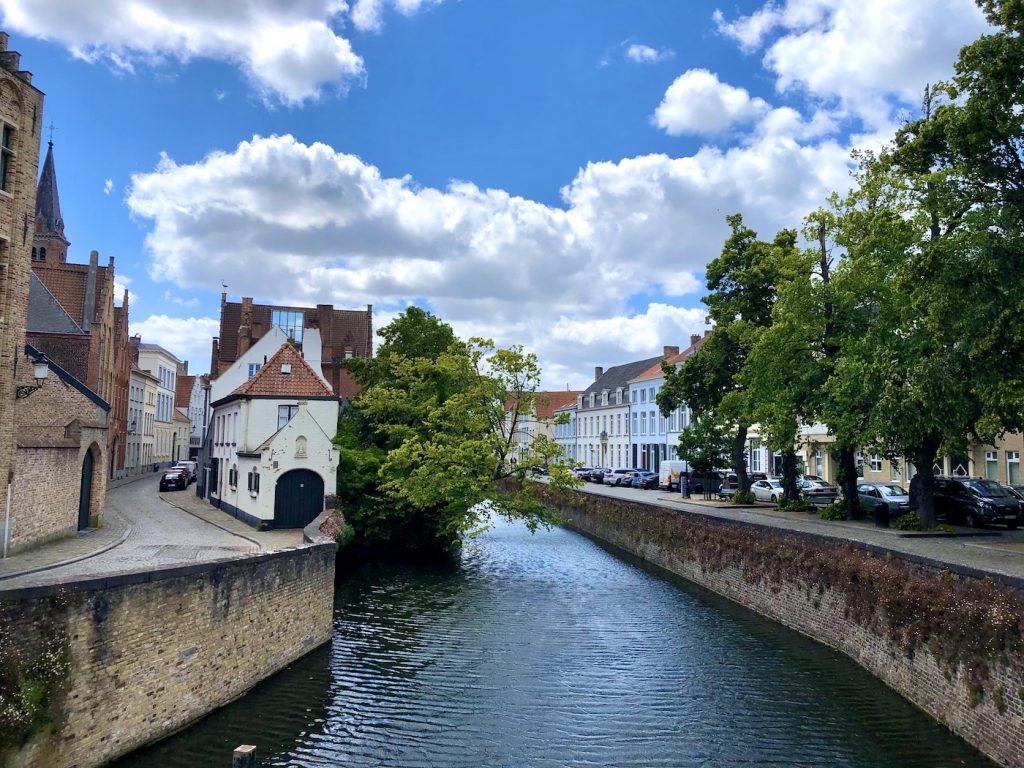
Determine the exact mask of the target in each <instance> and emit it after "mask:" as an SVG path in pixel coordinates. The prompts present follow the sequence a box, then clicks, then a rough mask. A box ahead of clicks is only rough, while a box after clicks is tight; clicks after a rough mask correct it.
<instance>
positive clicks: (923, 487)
mask: <svg viewBox="0 0 1024 768" xmlns="http://www.w3.org/2000/svg"><path fill="white" fill-rule="evenodd" d="M938 452H939V448H938V443H936V442H928V443H926V444H924V445H922V446H921V447H920V448H918V449H917V452H916V453H914V463H915V464H916V465H917V478H918V481H917V483H916V485H917V489H916V490H917V493H916V494H915V495H916V497H917V516H918V517H919V518H921V525H922V526H923V527H924V528H925V529H926V530H927V529H931V528H934V527H935V526H936V525H938V523H939V516H938V514H937V513H936V512H935V470H934V466H935V455H936V454H937V453H938ZM911 485H914V483H913V482H911ZM912 498H913V497H912Z"/></svg>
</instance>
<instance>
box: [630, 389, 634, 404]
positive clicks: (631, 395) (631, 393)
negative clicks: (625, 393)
mask: <svg viewBox="0 0 1024 768" xmlns="http://www.w3.org/2000/svg"><path fill="white" fill-rule="evenodd" d="M629 399H630V402H633V403H635V402H636V390H635V389H634V390H632V391H630V393H629Z"/></svg>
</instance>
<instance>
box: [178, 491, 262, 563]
mask: <svg viewBox="0 0 1024 768" xmlns="http://www.w3.org/2000/svg"><path fill="white" fill-rule="evenodd" d="M160 501H162V502H164V503H165V504H167V505H168V506H171V507H174V508H175V509H180V510H181V511H182V512H184V513H186V514H188V515H192V517H194V518H195V519H196V520H202V521H203V522H204V523H207V524H208V525H212V526H213V527H214V528H220V529H221V530H222V531H224V533H230V534H231V535H232V536H237V537H238V538H240V539H245V540H246V541H248V542H250V543H251V544H255V545H256V546H257V548H258V551H260V552H270V551H271V550H269V549H267V548H266V547H264V546H263V542H261V541H259V540H258V539H254V538H252V537H251V536H246V535H245V534H244V533H239V532H238V531H232V530H231V529H230V528H227V527H225V526H223V525H221V524H220V523H215V522H213V521H212V520H207V519H206V518H205V517H203V516H202V515H199V514H196V513H195V512H193V511H192V510H191V509H186V508H185V507H183V506H181V505H179V504H175V503H174V502H173V501H170V500H169V499H166V498H164V495H163V494H162V493H161V494H160Z"/></svg>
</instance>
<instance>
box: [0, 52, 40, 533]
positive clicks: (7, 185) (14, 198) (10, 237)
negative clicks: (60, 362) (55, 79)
mask: <svg viewBox="0 0 1024 768" xmlns="http://www.w3.org/2000/svg"><path fill="white" fill-rule="evenodd" d="M7 41H8V36H7V34H6V33H4V32H0V192H2V194H0V477H3V478H6V481H7V485H8V487H10V486H11V483H12V481H13V480H14V475H15V473H16V468H15V418H14V416H15V413H14V412H15V403H16V398H15V386H16V384H15V379H16V376H17V374H18V371H17V366H18V365H19V364H23V363H22V362H21V361H22V359H23V356H22V350H23V349H24V346H25V321H26V315H27V312H28V292H29V278H30V275H31V272H32V262H31V249H32V243H31V242H30V239H29V236H30V234H31V225H32V222H33V218H32V217H33V213H34V211H35V192H36V171H37V169H38V168H39V141H40V129H41V128H42V125H43V93H42V91H40V90H39V89H38V88H36V87H35V86H33V85H32V74H31V73H30V72H26V71H24V70H22V69H21V56H20V55H19V54H18V53H16V52H15V51H9V50H7ZM2 524H3V523H2V517H0V525H2Z"/></svg>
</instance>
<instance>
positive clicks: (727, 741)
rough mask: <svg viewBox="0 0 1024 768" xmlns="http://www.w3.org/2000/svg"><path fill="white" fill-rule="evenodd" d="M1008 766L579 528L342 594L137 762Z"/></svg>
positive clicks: (494, 542)
mask: <svg viewBox="0 0 1024 768" xmlns="http://www.w3.org/2000/svg"><path fill="white" fill-rule="evenodd" d="M243 743H252V744H256V745H257V747H258V755H259V763H258V764H259V765H261V766H345V767H349V766H394V768H415V767H417V766H437V767H438V768H449V767H459V766H465V767H466V768H470V767H473V768H476V767H477V766H509V767H510V768H511V767H513V766H515V767H516V768H529V767H532V766H541V767H548V766H550V768H563V767H567V766H572V767H576V766H615V767H619V766H623V767H627V766H636V767H637V768H651V767H653V766H680V767H687V768H688V767H690V766H693V767H694V768H696V767H697V766H700V767H701V768H718V767H719V766H723V767H730V766H737V767H738V766H743V767H744V768H750V767H751V766H807V767H810V766H814V767H817V766H848V767H849V768H855V767H856V768H866V767H867V766H877V767H878V768H882V767H883V766H884V767H885V768H893V767H898V768H945V767H947V766H948V767H950V768H952V767H953V766H959V767H962V766H985V767H986V768H992V766H993V763H991V762H989V761H988V760H986V759H985V758H984V757H982V756H981V755H980V754H979V753H978V752H976V751H975V750H973V749H971V748H970V747H969V746H967V745H966V744H965V743H964V742H963V741H962V740H960V739H959V738H957V737H955V736H953V735H951V734H950V733H949V732H948V731H947V730H946V729H944V728H942V727H941V726H939V725H937V724H936V723H935V722H933V721H932V720H931V719H929V718H928V717H926V716H925V715H924V714H922V713H921V712H919V711H918V710H916V709H915V708H914V707H912V706H911V705H910V704H908V703H907V702H905V701H904V700H903V699H901V698H900V697H899V696H897V695H896V694H895V693H893V692H892V691H890V690H889V689H888V688H886V687H885V686H884V685H882V684H881V683H880V682H878V681H877V680H875V679H874V678H873V677H871V676H870V675H869V674H868V673H867V672H865V671H863V670H862V669H860V667H858V666H856V665H855V664H854V663H853V662H852V661H850V660H849V659H847V658H845V657H843V656H841V655H839V654H837V653H835V652H833V651H830V650H828V649H826V648H824V647H822V646H819V645H817V644H815V643H813V642H811V641H810V640H807V639H806V638H804V637H802V636H801V635H799V634H796V633H795V632H791V631H789V630H786V629H784V628H782V627H780V626H778V625H776V624H774V623H772V622H770V621H767V620H765V619H763V618H760V617H759V616H757V615H755V614H752V613H750V612H748V611H746V610H744V609H741V608H739V607H737V606H735V605H733V604H732V603H729V602H728V601H726V600H723V599H721V598H718V597H717V596H715V595H713V594H711V593H708V592H706V591H704V590H702V589H699V588H697V587H694V586H692V585H689V584H687V583H686V582H684V581H682V580H679V579H675V578H673V577H671V576H667V575H665V574H664V573H662V572H660V571H658V570H656V569H654V568H651V567H647V566H645V565H644V564H643V563H642V562H640V561H637V560H634V559H632V558H630V557H628V556H624V555H622V554H621V553H618V552H612V551H610V550H607V549H605V548H603V547H602V546H600V545H599V544H596V543H594V542H592V541H590V540H588V539H586V538H584V537H582V536H580V535H577V534H575V533H572V532H570V531H566V530H552V531H542V532H539V533H538V534H536V535H534V536H531V535H530V534H529V533H528V532H527V531H526V530H525V529H524V528H523V527H522V526H519V525H514V524H506V523H500V524H498V525H497V526H496V527H495V528H494V529H492V530H491V531H489V532H488V533H486V534H485V535H483V536H482V537H480V538H478V539H475V540H474V541H472V542H471V543H470V544H469V545H467V547H466V548H465V550H464V552H463V553H462V555H461V557H460V558H459V561H458V562H457V563H453V564H451V565H447V566H435V567H429V568H424V567H410V566H375V567H372V568H368V569H365V570H362V571H359V572H357V573H356V574H354V575H350V576H346V577H345V579H344V580H343V581H342V582H339V584H338V590H337V598H336V602H335V624H334V638H333V641H332V643H330V644H329V645H328V646H326V647H324V648H322V649H320V650H318V651H316V652H314V653H313V654H311V655H309V656H307V657H306V658H304V659H302V660H301V661H299V662H298V663H296V664H294V665H292V666H291V667H290V668H288V669H287V670H285V671H284V672H282V673H280V674H279V675H277V676H275V677H274V678H273V679H272V680H269V681H267V682H265V683H263V684H262V685H260V686H258V687H257V688H256V689H255V690H254V691H252V692H251V693H249V694H248V695H246V696H245V697H244V698H242V699H240V700H239V701H237V702H235V703H234V704H231V705H229V706H228V707H225V708H224V709H221V710H219V711H218V712H215V713H214V714H213V715H211V716H210V717H208V718H206V719H205V720H203V721H202V722H201V723H199V724H198V725H196V726H194V727H192V728H189V729H187V730H185V731H183V732H181V733H179V734H177V735H176V736H174V737H172V738H170V739H167V740H166V741H164V742H162V743H161V744H159V745H157V746H155V747H152V748H150V749H147V750H144V751H142V752H139V753H136V754H135V755H133V756H132V757H130V758H128V759H126V760H123V761H121V762H120V763H118V766H119V768H129V767H130V768H142V767H143V766H145V767H149V766H161V768H177V767H179V766H180V767H181V768H185V767H186V766H187V767H188V768H194V767H195V766H203V767H205V766H211V767H215V766H225V768H226V767H227V766H230V764H231V751H232V749H233V748H234V747H235V746H237V745H239V744H243Z"/></svg>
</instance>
